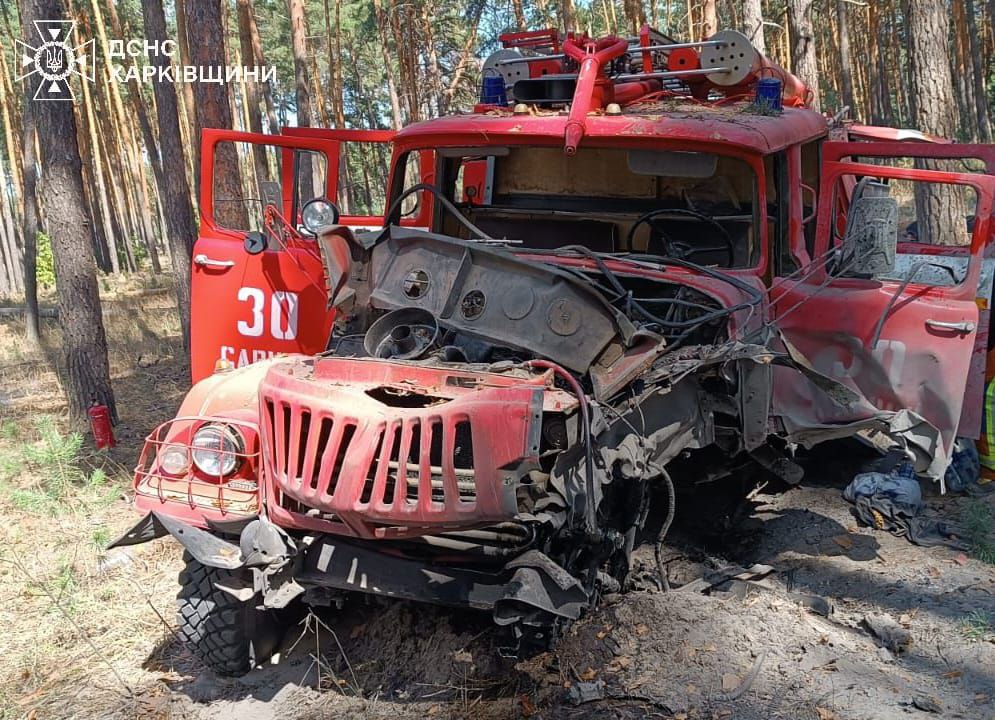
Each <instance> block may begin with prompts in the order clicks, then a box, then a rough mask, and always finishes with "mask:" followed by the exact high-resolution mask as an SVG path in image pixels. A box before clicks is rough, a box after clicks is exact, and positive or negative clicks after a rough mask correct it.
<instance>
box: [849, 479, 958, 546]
mask: <svg viewBox="0 0 995 720" xmlns="http://www.w3.org/2000/svg"><path fill="white" fill-rule="evenodd" d="M843 497H844V498H845V499H846V500H847V501H849V502H851V503H853V514H854V515H855V516H856V517H857V519H858V520H860V522H862V523H863V524H864V525H866V526H868V527H872V528H874V529H876V530H887V531H888V532H890V533H892V534H894V535H898V536H901V537H905V538H907V539H908V540H909V541H910V542H913V543H915V544H916V545H922V546H925V547H929V546H933V545H947V546H949V547H954V548H958V549H967V548H968V545H967V543H966V542H965V541H964V540H962V539H961V538H962V537H963V535H964V531H963V529H962V528H961V526H960V525H959V524H958V523H955V522H950V521H947V520H944V519H942V518H939V517H935V516H932V515H927V514H925V513H924V512H923V510H924V505H923V500H922V488H921V487H920V485H919V480H918V478H917V477H916V474H915V472H914V471H913V469H912V466H911V464H908V463H906V464H902V465H899V466H898V467H897V468H896V469H895V470H893V471H892V472H888V473H882V472H865V473H860V474H859V475H857V476H856V477H854V478H853V480H852V481H851V482H850V484H849V485H847V486H846V489H845V490H843ZM836 542H837V543H840V540H839V539H837V540H836ZM841 544H842V543H841ZM844 547H845V545H844Z"/></svg>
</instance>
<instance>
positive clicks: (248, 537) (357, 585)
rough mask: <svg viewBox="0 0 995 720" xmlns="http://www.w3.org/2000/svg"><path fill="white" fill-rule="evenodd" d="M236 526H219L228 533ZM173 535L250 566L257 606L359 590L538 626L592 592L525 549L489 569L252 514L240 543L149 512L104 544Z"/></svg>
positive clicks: (211, 561) (207, 556)
mask: <svg viewBox="0 0 995 720" xmlns="http://www.w3.org/2000/svg"><path fill="white" fill-rule="evenodd" d="M235 529H236V528H235V526H234V525H229V526H226V527H225V528H218V530H226V531H227V532H228V533H231V531H233V530H235ZM166 535H171V536H172V537H173V538H174V539H175V540H177V542H179V543H180V544H181V545H182V546H183V547H184V549H185V550H186V551H187V552H189V553H190V554H191V555H192V556H193V557H194V558H195V559H196V560H197V561H198V562H200V563H202V564H204V565H209V566H211V567H218V568H223V569H226V570H239V569H242V568H247V567H248V568H253V569H254V570H255V571H256V572H258V573H260V574H261V575H262V577H263V579H261V581H257V582H251V583H250V582H248V581H246V582H245V584H244V587H240V588H231V589H230V590H232V591H234V592H240V591H242V590H246V591H247V592H248V594H249V595H250V596H251V595H254V594H255V593H256V592H258V591H259V590H260V589H261V591H262V595H263V596H262V604H264V605H267V606H272V607H284V606H285V605H286V604H287V602H289V600H290V599H292V598H293V597H294V596H296V595H297V594H300V593H302V592H303V593H305V599H308V598H310V599H312V600H314V599H318V598H320V597H321V596H322V593H323V592H324V591H327V590H332V591H346V592H360V593H366V594H371V595H380V596H384V597H391V598H398V599H406V600H413V601H416V602H424V603H429V604H432V605H445V606H450V607H462V608H471V609H475V610H485V611H490V612H491V613H492V614H493V617H494V621H495V622H496V623H497V624H498V625H506V626H510V625H514V626H518V627H519V628H520V629H529V628H531V629H535V630H539V631H541V630H542V629H543V628H548V627H549V626H551V625H553V624H555V623H556V622H558V621H566V620H576V619H577V618H578V617H579V616H580V613H581V612H582V611H583V609H584V608H585V607H586V606H587V605H588V604H589V602H590V599H591V596H590V594H589V593H588V592H587V591H586V590H585V589H584V587H583V586H582V584H581V582H580V581H579V580H578V579H577V578H575V577H573V576H572V575H570V574H569V573H568V572H567V571H566V570H564V569H563V568H562V567H560V566H559V565H557V564H556V563H555V562H553V561H552V560H551V559H550V558H549V557H548V556H546V555H545V554H543V553H541V552H539V551H538V550H528V551H526V552H524V553H522V554H521V555H519V556H518V557H516V558H514V559H513V560H511V561H509V562H508V563H506V564H505V565H504V566H503V567H501V568H499V569H496V570H494V571H491V572H481V571H477V570H472V569H467V568H462V567H449V566H445V565H437V564H430V563H427V562H422V561H419V560H413V559H409V558H402V557H397V556H395V555H390V554H386V553H383V552H380V551H378V550H377V549H376V547H375V546H374V545H372V544H370V543H367V542H363V541H350V540H346V539H343V538H338V537H333V536H328V535H323V536H319V537H317V538H316V539H315V540H314V542H312V543H310V544H308V545H306V546H300V549H298V545H297V544H296V543H294V542H293V541H291V540H290V539H289V538H288V537H287V536H286V534H285V533H282V532H281V531H280V530H278V529H277V528H276V527H275V526H273V525H272V523H269V522H268V521H266V520H262V519H253V520H252V521H251V522H248V524H245V525H244V527H242V528H241V534H240V537H239V542H238V544H237V545H236V544H234V543H231V542H228V541H227V540H224V539H222V538H220V537H218V535H216V534H214V533H211V532H207V531H205V530H201V529H199V528H196V527H193V526H192V525H187V524H185V523H183V522H181V521H179V520H176V519H174V518H170V517H167V516H163V515H159V514H158V513H149V514H148V515H146V516H145V517H143V518H142V519H141V520H140V521H139V522H138V523H137V524H136V525H135V527H133V528H132V529H131V530H129V531H128V532H127V533H125V534H124V535H123V536H122V537H121V538H119V539H118V540H116V541H115V542H113V543H111V545H110V546H109V547H112V548H113V547H121V546H125V545H136V544H139V543H144V542H148V541H150V540H153V539H155V538H159V537H165V536H166Z"/></svg>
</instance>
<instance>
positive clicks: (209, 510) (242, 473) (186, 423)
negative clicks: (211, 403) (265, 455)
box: [134, 416, 262, 524]
mask: <svg viewBox="0 0 995 720" xmlns="http://www.w3.org/2000/svg"><path fill="white" fill-rule="evenodd" d="M208 424H219V425H227V426H229V427H231V428H233V429H235V430H236V431H237V432H238V433H239V434H240V435H241V436H242V438H243V440H244V447H243V449H242V450H241V451H238V452H235V453H233V454H234V455H235V456H236V457H237V458H238V462H237V463H236V467H237V468H238V469H237V470H236V471H235V472H234V473H233V474H232V475H228V476H224V477H206V476H205V475H204V473H202V472H201V471H199V470H197V469H196V467H195V466H194V465H193V463H192V461H191V463H190V465H189V466H188V468H187V471H186V472H185V473H183V474H182V475H172V474H170V473H167V472H165V471H163V470H162V469H161V468H160V466H159V459H158V458H159V453H160V451H161V450H163V449H164V448H166V447H167V446H179V447H182V448H185V449H186V451H187V454H188V456H190V457H192V455H191V454H192V452H193V447H192V444H191V443H192V440H193V436H194V433H195V432H196V431H197V430H198V429H200V428H201V427H203V426H204V425H208ZM258 438H259V426H258V425H257V424H256V423H252V422H247V421H244V420H237V419H233V418H220V417H198V416H180V417H175V418H173V419H172V420H168V421H166V422H164V423H162V424H161V425H159V426H157V427H156V428H155V429H154V430H152V432H150V433H149V434H148V436H146V438H145V444H144V445H143V447H142V452H141V455H140V456H139V458H138V463H137V465H136V466H135V479H134V487H135V504H136V506H138V507H139V509H141V510H158V511H160V512H165V513H167V514H176V515H177V516H178V517H181V518H182V517H188V512H189V511H198V512H199V513H201V514H203V515H204V516H205V517H208V518H211V519H216V518H218V519H220V518H226V517H228V516H230V515H232V514H235V515H252V514H256V513H258V512H259V509H260V506H261V496H260V493H261V489H262V487H261V483H260V482H259V480H258V477H257V476H258V471H259V469H260V464H259V439H258ZM253 485H254V486H255V487H252V486H253ZM179 505H183V506H185V508H184V512H182V513H173V512H172V510H173V509H174V508H176V507H177V506H179ZM198 524H203V523H202V522H201V523H198Z"/></svg>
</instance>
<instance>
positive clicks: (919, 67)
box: [908, 0, 967, 245]
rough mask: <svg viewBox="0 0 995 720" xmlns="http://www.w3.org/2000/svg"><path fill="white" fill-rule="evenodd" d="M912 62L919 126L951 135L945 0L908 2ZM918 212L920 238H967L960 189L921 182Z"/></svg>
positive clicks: (939, 164)
mask: <svg viewBox="0 0 995 720" xmlns="http://www.w3.org/2000/svg"><path fill="white" fill-rule="evenodd" d="M908 8H909V16H908V33H909V40H910V42H909V64H910V68H911V71H912V94H913V95H915V97H916V103H915V105H916V116H915V119H916V124H917V126H918V129H919V130H922V131H923V132H926V133H930V134H933V135H940V136H942V137H948V138H952V137H953V136H954V134H955V133H956V131H957V119H956V117H955V115H954V99H953V97H952V89H953V82H952V81H951V77H950V64H949V63H948V62H947V58H948V55H949V52H950V47H949V43H948V41H947V38H949V37H950V18H949V16H948V15H947V7H946V3H945V2H944V0H909V3H908ZM916 166H917V167H923V168H927V169H936V170H944V169H952V166H951V164H950V163H949V162H948V161H947V162H945V161H942V160H932V161H925V160H917V161H916ZM915 197H916V216H917V221H918V228H919V242H922V243H931V244H938V243H939V242H940V241H941V240H949V244H955V245H961V244H965V243H966V242H967V230H966V228H965V223H964V215H965V213H966V205H965V203H964V201H963V198H962V197H961V193H960V192H959V189H958V188H954V187H950V186H941V185H936V184H927V183H916V194H915Z"/></svg>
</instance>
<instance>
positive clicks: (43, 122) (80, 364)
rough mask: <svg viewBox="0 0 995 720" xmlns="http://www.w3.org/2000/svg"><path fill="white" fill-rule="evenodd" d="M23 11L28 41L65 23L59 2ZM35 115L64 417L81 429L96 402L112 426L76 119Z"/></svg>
mask: <svg viewBox="0 0 995 720" xmlns="http://www.w3.org/2000/svg"><path fill="white" fill-rule="evenodd" d="M22 7H23V11H22V17H21V23H22V30H23V32H24V36H25V37H32V35H31V32H32V31H33V21H34V20H40V19H47V20H52V19H60V18H64V17H65V13H64V11H63V8H62V4H61V2H59V0H24V2H23V5H22ZM38 81H39V78H38V76H37V75H34V76H32V77H31V79H30V80H29V81H28V82H26V84H25V92H26V101H27V102H31V100H30V98H31V97H32V96H33V95H34V90H35V88H36V86H37V83H38ZM34 111H35V113H36V114H37V129H38V135H39V140H40V145H41V149H42V153H41V166H42V176H43V177H44V183H45V203H46V220H47V224H46V230H47V231H48V235H49V237H50V238H51V240H52V255H53V258H54V262H55V277H56V291H57V295H58V305H59V326H60V328H61V330H62V353H63V364H64V367H65V379H66V382H65V384H64V389H65V391H66V395H67V396H68V401H69V415H70V418H71V420H72V421H73V422H74V423H76V424H79V425H82V424H83V423H84V422H85V420H86V410H87V408H88V407H89V405H90V404H91V403H92V402H94V401H97V402H100V403H102V404H104V405H106V406H107V407H108V408H109V409H110V412H111V417H112V419H113V420H115V421H116V420H117V409H116V407H115V404H114V393H113V390H112V389H111V380H110V366H109V363H108V360H107V340H106V337H105V335H104V325H103V318H102V316H101V307H100V294H99V292H98V290H97V268H96V265H95V264H94V260H93V253H92V251H91V249H90V246H89V241H88V229H89V227H90V224H91V218H90V217H89V213H88V212H87V209H86V200H85V198H84V195H83V176H82V164H81V161H80V156H79V148H78V147H77V145H76V119H75V116H74V114H73V109H72V105H70V104H69V103H63V102H38V103H35V106H34Z"/></svg>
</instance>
